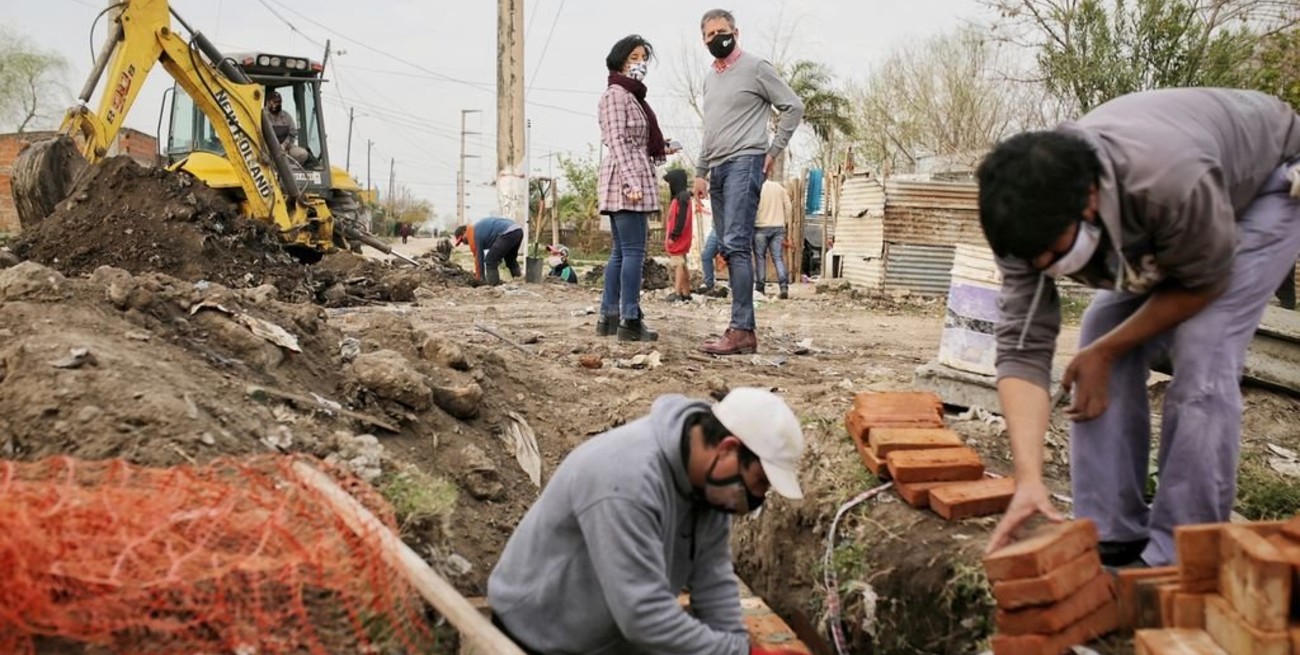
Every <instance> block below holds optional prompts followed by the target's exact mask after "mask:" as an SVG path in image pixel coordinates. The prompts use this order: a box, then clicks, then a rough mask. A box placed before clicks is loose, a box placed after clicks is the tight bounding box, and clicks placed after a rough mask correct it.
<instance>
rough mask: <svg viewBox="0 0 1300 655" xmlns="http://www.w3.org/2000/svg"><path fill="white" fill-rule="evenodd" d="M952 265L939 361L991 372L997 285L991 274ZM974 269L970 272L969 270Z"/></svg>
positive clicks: (994, 343)
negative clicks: (982, 273)
mask: <svg viewBox="0 0 1300 655" xmlns="http://www.w3.org/2000/svg"><path fill="white" fill-rule="evenodd" d="M963 268H964V267H962V266H961V265H960V262H958V264H957V265H955V266H954V267H953V272H952V282H951V284H950V286H949V288H948V312H947V316H945V317H944V321H943V335H942V336H941V337H940V339H939V363H940V364H944V365H945V366H950V367H952V368H955V369H958V370H962V371H967V372H969V373H976V374H979V375H990V376H991V375H993V374H994V373H995V368H994V363H995V358H996V357H997V340H996V336H995V335H994V333H993V329H994V326H996V325H997V320H998V289H999V285H998V284H997V283H995V282H994V281H993V277H994V276H990V275H987V274H985V275H981V274H978V273H975V272H973V271H970V270H969V269H966V270H963ZM972 273H973V274H972Z"/></svg>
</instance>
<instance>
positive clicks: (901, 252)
mask: <svg viewBox="0 0 1300 655" xmlns="http://www.w3.org/2000/svg"><path fill="white" fill-rule="evenodd" d="M958 244H968V245H975V246H981V247H987V245H986V242H985V240H984V234H983V232H982V231H981V230H980V225H979V209H978V204H977V187H976V185H975V184H974V183H970V182H937V181H929V180H921V179H906V178H886V179H884V180H883V181H882V180H881V179H879V178H877V177H876V176H875V175H873V174H869V173H868V174H862V175H854V176H852V177H849V178H848V179H846V180H845V181H844V185H843V187H842V189H841V192H840V198H839V207H838V211H837V212H836V216H835V247H834V252H833V254H834V256H835V257H836V258H837V259H838V265H837V266H836V268H835V269H834V270H836V271H838V275H837V277H840V278H844V279H846V280H848V281H849V283H851V284H852V285H853V286H854V288H858V289H865V290H867V291H875V292H880V293H895V292H898V291H902V290H906V291H908V292H911V293H914V294H919V295H926V296H940V295H944V294H946V293H948V284H949V280H950V278H951V272H952V263H953V252H954V249H955V248H956V246H957V245H958Z"/></svg>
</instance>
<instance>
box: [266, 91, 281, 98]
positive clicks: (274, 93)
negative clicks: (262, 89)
mask: <svg viewBox="0 0 1300 655" xmlns="http://www.w3.org/2000/svg"><path fill="white" fill-rule="evenodd" d="M266 99H267V100H279V99H280V92H279V91H267V93H266Z"/></svg>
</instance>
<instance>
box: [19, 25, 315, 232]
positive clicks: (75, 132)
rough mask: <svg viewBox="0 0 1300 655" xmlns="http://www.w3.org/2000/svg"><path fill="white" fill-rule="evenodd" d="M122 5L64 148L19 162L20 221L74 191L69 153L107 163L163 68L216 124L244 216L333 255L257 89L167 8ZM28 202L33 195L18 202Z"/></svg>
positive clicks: (38, 151)
mask: <svg viewBox="0 0 1300 655" xmlns="http://www.w3.org/2000/svg"><path fill="white" fill-rule="evenodd" d="M122 5H123V6H122V7H121V11H120V13H118V14H117V15H116V16H115V17H114V20H113V24H112V26H111V27H110V30H109V38H108V41H107V42H106V43H105V45H104V47H103V49H102V50H101V51H100V53H99V55H98V56H97V57H96V60H95V66H94V68H93V69H92V71H91V73H90V76H89V78H88V79H87V81H86V84H85V86H84V87H83V88H82V91H81V94H80V95H79V102H78V103H77V105H75V106H74V107H72V108H71V109H69V110H68V112H67V113H66V114H65V116H64V119H63V124H62V126H61V128H60V134H61V135H62V136H61V137H60V139H59V140H58V141H59V143H60V144H61V145H59V144H50V145H46V144H36V145H34V146H32V147H29V148H28V149H27V150H25V151H24V152H23V153H22V154H21V155H20V157H19V159H20V161H18V162H15V165H14V183H15V184H14V190H15V193H14V195H15V200H17V201H18V202H17V203H16V204H17V205H18V209H19V214H20V220H21V221H22V222H23V223H24V224H27V223H29V222H33V221H36V220H40V219H41V218H44V216H46V215H48V214H49V213H50V211H52V210H53V208H54V205H55V204H56V203H57V202H58V201H59V200H61V199H62V198H63V197H65V196H66V195H67V193H68V191H70V188H69V186H70V184H71V179H72V178H73V177H74V175H71V174H68V173H67V172H66V171H63V170H58V169H61V168H63V169H66V168H67V167H68V166H69V162H68V161H67V160H70V159H72V157H69V156H68V154H67V153H66V151H67V150H68V149H69V148H75V149H76V151H77V152H78V153H79V155H80V157H81V158H84V160H85V162H88V163H92V164H93V163H95V162H97V161H99V160H101V159H103V158H104V156H105V155H106V154H107V152H108V148H109V145H110V144H111V143H112V142H113V139H114V138H116V137H117V134H118V132H119V131H120V130H121V129H122V125H123V123H124V121H125V119H126V115H127V113H128V112H129V111H130V109H131V106H132V105H133V104H134V103H135V100H136V97H137V96H138V95H139V93H140V89H141V87H142V86H143V85H144V81H145V78H146V77H148V75H149V72H150V71H151V70H152V69H153V67H154V65H155V64H159V63H161V64H162V67H163V68H164V69H165V70H166V71H167V73H168V74H169V75H170V76H171V77H172V78H173V79H175V80H176V82H177V84H179V85H180V86H181V88H182V89H184V90H185V92H186V93H187V94H189V96H190V97H191V98H192V99H193V100H194V103H195V106H197V107H198V108H199V110H200V111H202V112H203V113H204V114H205V115H206V116H207V117H208V120H209V121H210V122H211V124H212V127H213V129H214V131H215V132H216V135H217V138H218V140H220V142H221V144H222V146H224V148H225V152H226V153H227V157H228V158H229V160H230V165H231V167H232V168H233V170H234V173H235V176H236V177H237V178H238V179H239V183H240V187H241V188H242V189H243V191H244V196H245V198H244V203H245V205H244V209H245V211H246V212H247V213H248V215H249V216H250V217H252V218H256V219H259V220H263V221H266V222H269V223H272V224H274V225H275V226H276V228H277V229H278V230H279V231H280V233H281V235H282V236H283V237H284V239H285V240H286V241H288V242H289V243H291V244H298V245H302V246H307V247H309V248H311V249H314V250H323V251H328V250H330V249H331V248H332V229H333V225H332V221H331V220H329V218H330V214H329V210H328V208H327V207H326V206H325V203H324V202H323V201H321V200H318V199H309V198H306V197H304V196H303V194H302V193H301V192H300V191H299V190H298V188H297V185H296V183H295V182H294V178H293V174H292V171H291V169H290V168H289V166H288V162H287V159H286V158H285V153H284V152H283V150H282V149H281V148H280V144H279V143H278V142H277V141H276V139H275V138H274V135H273V133H272V132H271V129H270V124H269V120H267V116H266V114H265V109H263V102H262V93H263V91H262V88H261V86H260V85H258V84H255V83H252V82H251V81H250V80H249V79H248V78H247V76H245V75H244V73H243V71H242V70H240V69H239V67H238V66H236V65H235V63H234V62H233V61H230V60H228V59H225V58H224V57H223V56H222V55H221V53H220V52H219V51H218V50H217V48H216V47H215V46H214V45H212V43H211V42H209V41H208V39H207V38H206V37H204V36H203V34H202V33H200V32H198V31H196V30H193V29H192V28H190V27H189V26H188V25H186V24H185V22H184V21H183V20H181V19H180V17H179V16H176V19H177V21H178V22H180V23H181V25H183V26H184V27H185V29H186V30H187V31H188V32H189V33H190V35H191V36H190V39H189V40H186V39H184V38H182V37H181V36H180V35H179V34H178V33H177V32H176V31H175V30H174V29H173V28H172V16H173V15H174V14H173V12H172V11H171V9H170V7H169V6H168V2H167V0H126V1H125V2H124V3H122ZM104 79H106V80H107V84H108V85H109V87H108V88H106V89H105V92H104V93H103V94H102V96H101V98H100V101H99V108H98V110H96V111H91V110H90V107H89V100H90V97H91V95H92V94H93V93H94V90H95V87H96V86H98V84H99V83H100V81H101V80H104ZM68 137H78V138H77V139H75V140H72V139H69V138H68ZM60 150H63V151H64V152H60ZM24 159H26V160H27V161H23V160H24ZM20 178H21V179H20ZM51 180H56V181H59V180H61V181H62V183H59V182H55V183H51ZM60 187H62V188H60ZM24 194H32V195H31V196H30V197H27V198H23V197H21V196H22V195H24ZM50 196H57V197H50ZM24 214H28V215H27V216H24ZM37 214H39V215H37Z"/></svg>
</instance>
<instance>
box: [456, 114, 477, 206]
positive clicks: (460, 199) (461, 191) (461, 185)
mask: <svg viewBox="0 0 1300 655" xmlns="http://www.w3.org/2000/svg"><path fill="white" fill-rule="evenodd" d="M480 111H481V110H479V109H462V110H460V168H459V169H457V171H456V225H464V224H465V158H466V157H477V156H478V155H467V154H465V135H467V134H479V133H478V132H467V131H465V117H466V116H468V115H469V114H477V113H479V112H480Z"/></svg>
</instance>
